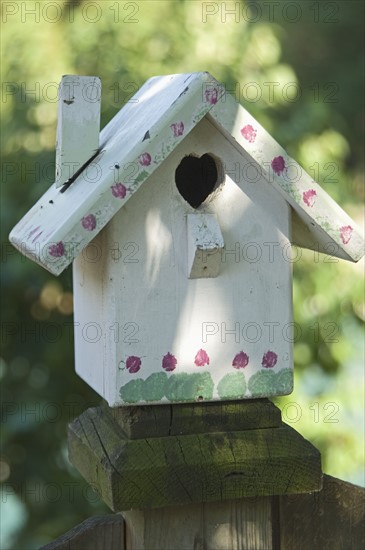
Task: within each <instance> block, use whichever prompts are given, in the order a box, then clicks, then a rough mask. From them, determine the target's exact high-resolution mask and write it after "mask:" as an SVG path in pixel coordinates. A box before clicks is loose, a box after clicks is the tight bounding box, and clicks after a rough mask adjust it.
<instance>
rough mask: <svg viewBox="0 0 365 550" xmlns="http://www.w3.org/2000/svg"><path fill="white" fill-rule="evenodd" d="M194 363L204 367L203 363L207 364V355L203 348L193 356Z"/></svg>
mask: <svg viewBox="0 0 365 550" xmlns="http://www.w3.org/2000/svg"><path fill="white" fill-rule="evenodd" d="M194 363H195V364H196V366H197V367H204V365H209V355H208V354H207V352H206V351H205V350H204V349H200V350H199V351H198V353H197V354H196V356H195V360H194Z"/></svg>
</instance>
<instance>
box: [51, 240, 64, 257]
mask: <svg viewBox="0 0 365 550" xmlns="http://www.w3.org/2000/svg"><path fill="white" fill-rule="evenodd" d="M48 253H49V255H50V256H53V257H54V258H61V257H62V256H64V255H65V245H64V244H63V242H62V241H59V242H58V243H56V244H51V245H50V246H49V247H48Z"/></svg>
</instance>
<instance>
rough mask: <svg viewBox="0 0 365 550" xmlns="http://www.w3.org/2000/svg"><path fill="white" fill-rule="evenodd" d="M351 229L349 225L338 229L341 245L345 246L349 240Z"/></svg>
mask: <svg viewBox="0 0 365 550" xmlns="http://www.w3.org/2000/svg"><path fill="white" fill-rule="evenodd" d="M352 232H353V228H352V227H351V225H344V226H343V227H341V228H340V237H341V241H342V242H343V244H347V243H348V242H349V240H350V239H351V236H352Z"/></svg>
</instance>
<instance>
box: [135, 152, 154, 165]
mask: <svg viewBox="0 0 365 550" xmlns="http://www.w3.org/2000/svg"><path fill="white" fill-rule="evenodd" d="M151 160H152V157H151V155H150V154H149V153H142V155H139V157H138V162H139V164H141V166H149V165H150V164H151Z"/></svg>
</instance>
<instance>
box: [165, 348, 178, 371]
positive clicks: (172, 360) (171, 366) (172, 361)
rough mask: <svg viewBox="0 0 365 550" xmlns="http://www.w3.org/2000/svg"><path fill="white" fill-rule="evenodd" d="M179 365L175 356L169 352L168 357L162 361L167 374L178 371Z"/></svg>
mask: <svg viewBox="0 0 365 550" xmlns="http://www.w3.org/2000/svg"><path fill="white" fill-rule="evenodd" d="M176 365H177V359H176V357H175V355H172V353H170V352H168V353H166V355H164V357H163V359H162V368H163V369H164V370H165V371H166V372H171V371H173V370H175V369H176Z"/></svg>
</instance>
